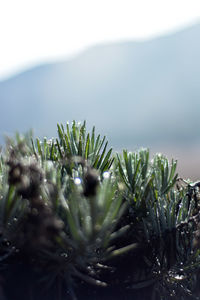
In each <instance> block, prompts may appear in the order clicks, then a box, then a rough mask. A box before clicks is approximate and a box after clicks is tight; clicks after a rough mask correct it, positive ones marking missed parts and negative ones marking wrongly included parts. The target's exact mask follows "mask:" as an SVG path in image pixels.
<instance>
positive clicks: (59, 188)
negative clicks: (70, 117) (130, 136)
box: [0, 122, 200, 300]
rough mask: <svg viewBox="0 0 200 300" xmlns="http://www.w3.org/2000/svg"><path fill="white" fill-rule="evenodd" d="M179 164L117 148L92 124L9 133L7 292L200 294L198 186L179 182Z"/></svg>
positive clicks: (1, 244)
mask: <svg viewBox="0 0 200 300" xmlns="http://www.w3.org/2000/svg"><path fill="white" fill-rule="evenodd" d="M176 164H177V162H176V161H173V160H172V162H171V163H169V161H168V159H167V158H166V157H164V156H163V155H160V154H157V155H155V156H154V157H153V159H152V160H150V158H149V150H147V149H141V150H139V151H137V152H128V151H127V150H124V151H123V153H122V154H112V149H110V150H108V151H107V142H106V143H105V137H104V138H103V139H101V137H100V135H98V136H97V137H96V136H95V128H93V129H92V132H91V134H89V133H87V131H86V123H85V122H84V123H83V124H80V123H76V122H73V123H72V126H71V127H70V126H69V124H67V125H66V128H64V126H63V125H62V124H61V125H58V138H56V139H55V140H48V139H46V138H44V139H43V140H42V141H40V140H39V139H36V140H34V138H33V137H32V135H31V134H30V133H29V134H27V135H26V136H20V135H19V134H17V136H16V138H15V139H9V140H8V142H7V146H6V147H5V148H4V149H3V150H2V152H1V153H0V230H1V235H0V268H1V270H2V272H3V273H2V274H4V275H3V278H4V286H3V287H4V292H5V297H6V298H7V300H17V299H22V297H24V299H30V300H32V299H44V298H45V299H47V300H53V299H58V300H64V299H81V298H84V295H85V296H86V295H87V297H90V298H92V299H102V298H105V299H112V298H113V297H114V295H117V297H118V298H117V299H125V298H126V299H133V298H134V299H141V298H142V299H147V298H148V299H149V298H151V299H156V300H157V299H163V300H164V299H165V300H168V299H182V300H185V299H199V298H198V297H199V296H200V293H199V290H198V279H199V270H200V256H199V252H200V245H199V240H198V236H199V230H200V227H199V185H198V183H195V184H193V183H192V182H189V181H181V180H180V179H179V178H178V175H177V174H176ZM18 278H19V281H18V280H17V279H18ZM5 282H6V283H5ZM23 282H26V284H23ZM10 285H13V289H10ZM20 286H21V290H20V288H19V287H20ZM12 290H13V291H14V293H13V292H12ZM18 290H19V291H18ZM16 291H18V294H17V292H16ZM22 292H23V295H24V296H22V294H21V293H22ZM102 293H104V296H102ZM120 294H121V296H120ZM115 297H116V296H115ZM120 297H121V298H120Z"/></svg>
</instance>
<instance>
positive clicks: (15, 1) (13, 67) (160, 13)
mask: <svg viewBox="0 0 200 300" xmlns="http://www.w3.org/2000/svg"><path fill="white" fill-rule="evenodd" d="M197 21H199V22H200V0H0V80H1V79H4V78H6V77H7V76H10V75H11V74H12V73H14V72H18V71H20V70H23V69H25V68H28V67H30V66H33V65H35V64H38V63H41V62H47V61H50V60H56V59H61V58H66V57H67V56H69V55H73V54H76V53H77V52H78V51H80V50H83V49H84V48H86V47H88V46H91V45H94V44H97V43H102V42H109V41H119V40H134V39H145V38H151V37H154V36H157V35H161V34H165V33H167V32H171V31H174V30H177V29H179V28H181V27H185V26H187V25H189V24H193V23H195V22H197Z"/></svg>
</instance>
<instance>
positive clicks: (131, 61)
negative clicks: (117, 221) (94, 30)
mask: <svg viewBox="0 0 200 300" xmlns="http://www.w3.org/2000/svg"><path fill="white" fill-rule="evenodd" d="M199 37H200V24H197V25H195V26H191V27H189V28H186V29H184V30H182V31H179V32H177V33H174V34H170V35H167V36H163V37H159V38H154V39H152V40H146V41H142V42H132V41H130V42H120V43H112V44H108V45H97V46H95V47H92V48H89V49H88V50H86V51H84V52H82V53H80V54H79V55H77V56H76V57H74V58H72V59H70V60H66V61H62V62H57V63H52V64H45V65H40V66H37V67H35V68H32V69H29V70H27V71H25V72H23V73H21V74H18V75H16V76H13V77H12V78H9V79H8V80H4V81H1V82H0V103H1V118H0V134H1V140H0V141H1V142H2V141H3V139H2V134H8V135H10V134H12V133H13V132H15V131H16V130H18V131H20V132H25V131H26V130H28V129H29V128H34V132H35V135H39V136H42V135H46V136H48V137H52V136H54V135H55V134H56V123H57V122H63V123H66V121H72V120H80V121H83V120H87V124H88V127H89V128H91V127H92V125H95V126H96V128H97V131H98V132H100V133H102V134H106V136H107V138H108V139H109V140H110V144H111V145H112V146H114V147H115V148H116V149H117V148H120V147H122V146H123V147H138V146H149V147H151V146H154V145H159V144H161V143H164V144H167V145H172V144H173V145H179V146H180V145H185V144H188V143H196V142H198V141H200V133H199V128H200V117H199V112H200V39H199Z"/></svg>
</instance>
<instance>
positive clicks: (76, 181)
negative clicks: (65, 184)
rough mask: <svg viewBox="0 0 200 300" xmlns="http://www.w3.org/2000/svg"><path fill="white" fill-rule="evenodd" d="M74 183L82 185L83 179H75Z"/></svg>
mask: <svg viewBox="0 0 200 300" xmlns="http://www.w3.org/2000/svg"><path fill="white" fill-rule="evenodd" d="M74 183H75V184H76V185H79V184H81V179H80V178H78V177H77V178H75V179H74Z"/></svg>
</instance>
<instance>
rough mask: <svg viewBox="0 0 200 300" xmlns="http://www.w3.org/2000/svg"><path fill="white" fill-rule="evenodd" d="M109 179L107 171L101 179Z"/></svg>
mask: <svg viewBox="0 0 200 300" xmlns="http://www.w3.org/2000/svg"><path fill="white" fill-rule="evenodd" d="M109 177H110V173H109V172H108V171H106V172H104V173H103V178H104V179H108V178H109Z"/></svg>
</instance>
